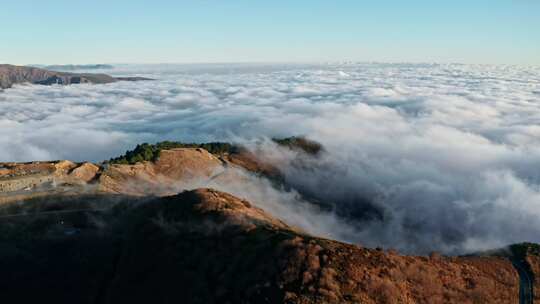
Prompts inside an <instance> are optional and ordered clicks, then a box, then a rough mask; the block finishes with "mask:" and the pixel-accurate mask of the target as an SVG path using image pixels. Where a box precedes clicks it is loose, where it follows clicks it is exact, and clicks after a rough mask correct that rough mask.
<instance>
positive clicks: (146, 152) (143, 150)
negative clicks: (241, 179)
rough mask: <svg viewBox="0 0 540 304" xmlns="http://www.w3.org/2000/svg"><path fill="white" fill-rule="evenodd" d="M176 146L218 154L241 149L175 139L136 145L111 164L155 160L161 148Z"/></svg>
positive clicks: (219, 144)
mask: <svg viewBox="0 0 540 304" xmlns="http://www.w3.org/2000/svg"><path fill="white" fill-rule="evenodd" d="M175 148H202V149H205V150H207V151H208V152H210V153H212V154H216V155H222V154H225V153H229V154H231V153H236V152H238V151H239V147H238V146H235V145H232V144H229V143H222V142H212V143H204V144H196V143H182V142H174V141H163V142H159V143H157V144H154V145H151V144H147V143H144V144H140V145H137V146H136V147H135V149H134V150H130V151H126V154H124V155H122V156H119V157H116V158H112V159H111V160H109V163H111V164H135V163H137V162H142V161H155V160H157V158H158V157H159V153H160V152H161V150H168V149H175Z"/></svg>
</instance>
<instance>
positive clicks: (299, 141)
mask: <svg viewBox="0 0 540 304" xmlns="http://www.w3.org/2000/svg"><path fill="white" fill-rule="evenodd" d="M272 140H273V141H274V142H275V143H277V144H278V145H280V146H284V147H288V148H290V149H299V150H301V151H304V152H305V153H308V154H311V155H315V154H318V153H319V152H321V151H322V150H323V147H322V145H321V144H319V143H318V142H315V141H312V140H309V139H306V138H304V137H297V136H293V137H287V138H273V139H272ZM176 148H202V149H205V150H207V151H208V152H210V153H212V154H214V155H220V156H221V155H224V154H235V153H239V152H240V151H241V150H242V147H240V146H239V145H235V144H231V143H226V142H209V143H183V142H178V141H163V142H158V143H156V144H148V143H143V144H139V145H137V146H136V147H135V149H133V150H129V151H126V153H125V154H124V155H121V156H118V157H115V158H111V159H110V160H109V161H108V162H109V163H110V164H131V165H133V164H136V163H138V162H142V161H155V160H157V158H158V157H159V153H160V152H161V150H169V149H176Z"/></svg>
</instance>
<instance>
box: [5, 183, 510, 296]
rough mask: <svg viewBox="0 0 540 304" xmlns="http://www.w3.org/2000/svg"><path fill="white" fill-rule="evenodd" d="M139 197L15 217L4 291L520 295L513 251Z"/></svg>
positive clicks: (191, 200)
mask: <svg viewBox="0 0 540 304" xmlns="http://www.w3.org/2000/svg"><path fill="white" fill-rule="evenodd" d="M93 199H94V200H95V199H98V198H93ZM73 200H75V198H73ZM101 200H102V201H106V200H107V197H106V196H104V197H102V198H101ZM131 200H135V198H130V199H127V200H126V201H124V202H122V203H118V204H116V205H115V206H116V207H115V208H113V209H111V211H110V212H102V213H93V214H91V215H87V216H86V217H84V216H82V217H81V214H78V215H77V214H76V213H67V212H66V213H65V215H62V218H61V220H62V222H61V224H59V223H58V218H57V216H54V217H53V216H51V218H50V219H49V218H47V217H43V218H41V219H39V222H37V221H36V220H35V219H34V221H32V220H31V219H26V218H25V219H22V218H13V219H10V220H8V221H7V222H6V221H5V220H4V225H2V226H1V228H0V230H2V233H1V234H0V245H1V246H0V268H1V269H2V276H0V290H1V291H2V296H3V298H4V299H18V300H19V302H21V303H23V302H30V301H35V300H39V299H43V298H47V299H55V302H56V303H73V302H76V303H517V299H518V286H519V281H518V276H517V273H516V272H515V270H514V269H513V267H512V264H511V263H510V262H509V261H508V260H506V259H503V258H497V257H469V258H465V257H452V258H450V257H441V256H437V255H434V256H432V257H431V258H428V257H415V256H401V255H398V254H396V253H389V252H384V251H381V250H376V249H367V248H362V247H358V246H355V245H349V244H344V243H340V242H336V241H332V240H327V239H321V238H317V237H314V236H310V235H307V234H305V233H302V232H301V231H299V230H297V229H295V228H294V227H291V226H289V225H287V224H285V223H283V222H282V221H280V220H278V219H276V218H273V217H272V216H270V215H268V214H266V213H265V212H264V211H263V210H261V209H259V208H256V207H254V206H252V205H251V204H250V203H249V202H247V201H245V200H242V199H240V198H237V197H234V196H232V195H229V194H227V193H223V192H219V191H215V190H212V189H198V190H194V191H187V192H183V193H181V194H179V195H174V196H169V197H162V198H154V199H150V200H142V201H141V200H140V199H139V201H137V203H135V202H132V201H131ZM40 204H41V205H47V202H45V201H42V202H40ZM54 206H55V208H57V209H58V208H60V209H65V210H69V209H70V208H81V206H80V205H79V203H77V202H71V201H69V200H67V201H65V202H64V203H63V204H60V203H58V201H57V200H55V202H54ZM29 229H30V232H32V233H31V234H30V235H31V237H30V238H29V239H27V237H28V233H29ZM73 231H76V233H73ZM45 257H46V258H45Z"/></svg>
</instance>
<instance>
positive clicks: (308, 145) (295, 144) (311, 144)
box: [272, 136, 323, 155]
mask: <svg viewBox="0 0 540 304" xmlns="http://www.w3.org/2000/svg"><path fill="white" fill-rule="evenodd" d="M272 140H273V141H274V142H276V143H277V144H278V145H281V146H285V147H289V148H290V149H300V150H302V151H304V152H306V153H307V154H311V155H316V154H318V153H320V152H321V151H323V146H322V145H321V144H320V143H318V142H316V141H313V140H310V139H307V138H305V137H302V136H293V137H287V138H273V139H272Z"/></svg>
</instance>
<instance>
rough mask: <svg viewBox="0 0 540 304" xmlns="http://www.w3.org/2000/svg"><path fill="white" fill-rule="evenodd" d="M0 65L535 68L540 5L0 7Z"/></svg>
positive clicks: (247, 2) (61, 0) (62, 2)
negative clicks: (429, 64) (382, 64)
mask: <svg viewBox="0 0 540 304" xmlns="http://www.w3.org/2000/svg"><path fill="white" fill-rule="evenodd" d="M0 29H2V30H1V31H0V63H1V62H4V63H15V64H29V63H44V64H53V63H162V62H179V63H181V62H321V61H344V60H351V61H385V62H463V63H505V64H524V65H540V1H537V0H491V1H488V0H469V1H465V0H453V1H427V0H425V1H420V0H409V1H397V0H395V1H391V0H379V1H361V0H355V1H353V0H342V1H330V0H327V1H318V0H309V1H304V0H289V1H283V0H273V1H254V0H227V1H226V0H220V1H218V0H192V1H178V0H176V1H173V0H154V1H140V0H130V1H127V0H126V1H123V0H116V1H111V0H108V1H103V0H94V1H79V0H69V1H67V0H56V1H35V0H32V1H30V0H17V1H7V0H6V1H2V3H1V6H0Z"/></svg>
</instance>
